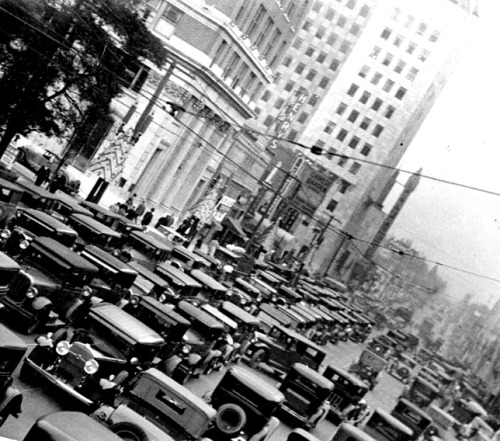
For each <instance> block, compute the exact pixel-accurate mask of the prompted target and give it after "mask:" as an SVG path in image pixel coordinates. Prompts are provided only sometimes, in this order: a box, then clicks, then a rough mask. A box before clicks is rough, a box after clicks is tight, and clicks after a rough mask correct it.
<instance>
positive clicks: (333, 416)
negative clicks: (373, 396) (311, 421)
mask: <svg viewBox="0 0 500 441" xmlns="http://www.w3.org/2000/svg"><path fill="white" fill-rule="evenodd" d="M323 376H324V377H325V378H326V379H328V380H330V381H331V382H332V383H333V385H334V388H333V392H332V395H331V398H330V410H329V412H328V415H327V418H328V419H329V420H330V421H332V422H333V423H334V424H337V425H338V424H340V423H342V422H343V421H344V419H345V415H346V413H347V412H348V411H349V410H350V409H352V408H353V407H354V406H356V405H357V404H358V403H359V400H361V399H362V398H363V397H364V396H365V395H366V394H367V392H368V386H367V385H366V383H364V382H363V381H361V380H359V379H358V378H356V377H355V376H354V375H351V374H349V373H348V372H346V371H344V370H343V369H340V368H338V367H337V366H335V365H333V364H330V365H328V366H327V367H326V369H325V370H324V371H323Z"/></svg>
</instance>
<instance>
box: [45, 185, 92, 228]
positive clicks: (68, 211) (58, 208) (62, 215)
mask: <svg viewBox="0 0 500 441" xmlns="http://www.w3.org/2000/svg"><path fill="white" fill-rule="evenodd" d="M52 198H53V199H52V204H51V205H50V207H49V209H48V210H45V211H48V212H49V213H50V215H51V216H53V217H55V218H56V219H59V220H61V221H62V222H65V223H67V221H68V218H69V217H70V216H71V215H72V214H83V215H85V216H89V217H92V212H90V211H89V210H87V209H86V208H84V207H82V206H81V205H80V204H79V203H78V200H77V199H75V198H74V197H73V196H70V195H68V194H66V193H61V192H59V191H58V192H56V193H55V194H54V195H53V196H52Z"/></svg>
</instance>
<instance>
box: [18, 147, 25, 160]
mask: <svg viewBox="0 0 500 441" xmlns="http://www.w3.org/2000/svg"><path fill="white" fill-rule="evenodd" d="M25 160H26V153H25V151H24V150H21V149H19V150H18V151H17V156H16V161H17V162H24V161H25Z"/></svg>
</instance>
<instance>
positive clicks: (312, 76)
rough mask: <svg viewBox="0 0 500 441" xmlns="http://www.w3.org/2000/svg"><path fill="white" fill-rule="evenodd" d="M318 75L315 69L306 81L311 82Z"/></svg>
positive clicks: (310, 72) (309, 73)
mask: <svg viewBox="0 0 500 441" xmlns="http://www.w3.org/2000/svg"><path fill="white" fill-rule="evenodd" d="M316 74H317V72H316V71H315V70H314V69H311V70H310V71H309V72H308V74H307V76H306V80H309V81H312V80H314V77H315V76H316Z"/></svg>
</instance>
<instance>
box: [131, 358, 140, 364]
mask: <svg viewBox="0 0 500 441" xmlns="http://www.w3.org/2000/svg"><path fill="white" fill-rule="evenodd" d="M137 363H139V359H138V358H137V357H132V358H131V359H130V364H137Z"/></svg>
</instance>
